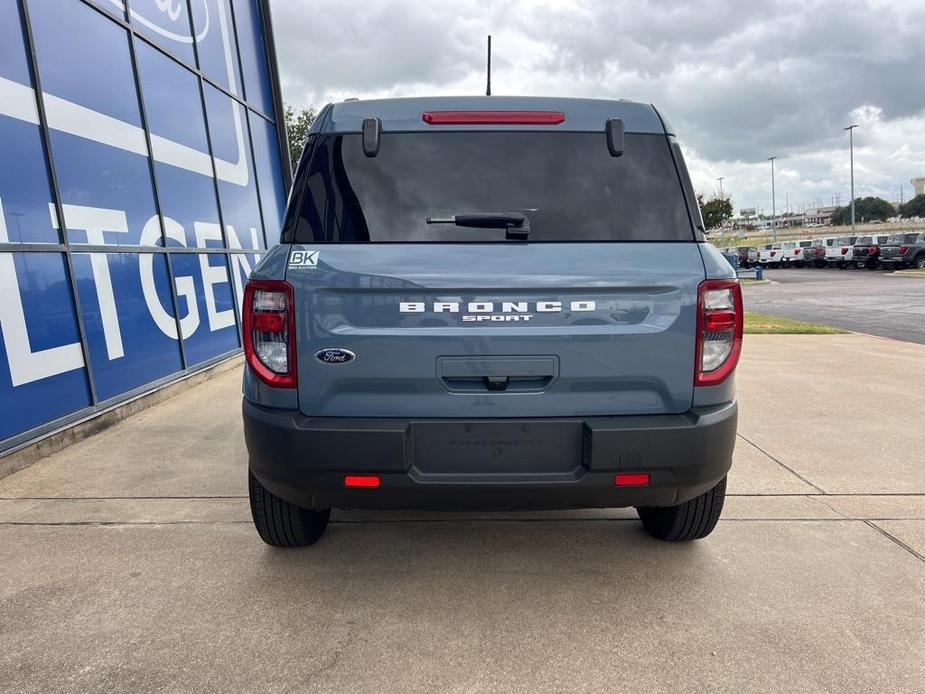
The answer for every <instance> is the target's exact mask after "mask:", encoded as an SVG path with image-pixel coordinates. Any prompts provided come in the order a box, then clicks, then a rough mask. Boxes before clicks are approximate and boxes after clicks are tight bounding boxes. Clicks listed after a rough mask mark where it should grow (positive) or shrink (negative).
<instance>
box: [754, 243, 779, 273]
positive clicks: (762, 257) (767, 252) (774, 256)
mask: <svg viewBox="0 0 925 694" xmlns="http://www.w3.org/2000/svg"><path fill="white" fill-rule="evenodd" d="M781 256H782V251H781V244H780V242H778V243H766V244H765V245H763V246H761V247H760V248H759V249H758V264H759V265H764V266H765V267H770V268H775V267H780V259H781Z"/></svg>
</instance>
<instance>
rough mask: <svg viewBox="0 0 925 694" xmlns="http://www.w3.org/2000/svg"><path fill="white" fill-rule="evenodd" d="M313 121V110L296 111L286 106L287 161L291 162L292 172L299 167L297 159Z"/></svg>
mask: <svg viewBox="0 0 925 694" xmlns="http://www.w3.org/2000/svg"><path fill="white" fill-rule="evenodd" d="M314 120H315V109H313V108H303V109H299V110H298V111H296V110H295V109H294V108H293V107H292V106H290V105H288V104H287V105H286V133H287V135H288V137H289V160H290V161H291V162H292V171H293V172H295V169H296V167H297V166H298V165H299V157H301V156H302V149H303V148H304V147H305V140H307V139H308V131H309V129H310V128H311V127H312V122H313V121H314Z"/></svg>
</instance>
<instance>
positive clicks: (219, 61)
mask: <svg viewBox="0 0 925 694" xmlns="http://www.w3.org/2000/svg"><path fill="white" fill-rule="evenodd" d="M191 7H192V11H193V26H194V27H195V29H196V46H197V49H198V51H199V69H200V70H202V72H203V74H204V75H206V76H207V77H208V78H209V79H211V80H212V81H213V82H215V83H216V84H218V85H221V86H222V87H224V88H225V89H226V90H228V91H229V92H230V93H232V94H234V95H235V96H242V93H241V88H240V85H241V74H240V72H239V70H238V46H237V43H236V42H235V37H234V31H233V25H232V22H231V6H230V5H229V4H228V0H192V4H191Z"/></svg>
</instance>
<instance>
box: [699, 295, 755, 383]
mask: <svg viewBox="0 0 925 694" xmlns="http://www.w3.org/2000/svg"><path fill="white" fill-rule="evenodd" d="M742 324H743V311H742V287H741V286H740V285H739V282H738V280H705V281H703V282H701V283H700V287H699V288H698V290H697V339H696V346H695V351H694V385H695V386H715V385H718V384H720V383H722V382H723V381H725V380H726V379H727V378H728V377H729V375H730V374H731V373H732V372H733V371H734V370H735V367H736V364H738V363H739V355H740V354H741V352H742Z"/></svg>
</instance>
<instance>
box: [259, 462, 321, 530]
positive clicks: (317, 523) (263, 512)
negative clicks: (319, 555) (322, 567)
mask: <svg viewBox="0 0 925 694" xmlns="http://www.w3.org/2000/svg"><path fill="white" fill-rule="evenodd" d="M247 477H248V491H249V493H250V499H251V516H252V517H253V519H254V525H255V526H256V528H257V533H258V534H259V535H260V539H261V540H263V541H264V542H266V543H267V544H268V545H272V546H273V547H305V546H307V545H311V544H314V543H315V542H316V541H317V540H318V538H320V537H321V536H322V535H323V534H324V530H325V528H327V527H328V519H329V518H330V517H331V509H325V510H324V511H312V510H311V509H307V508H302V507H300V506H295V505H294V504H290V503H289V502H288V501H285V500H284V499H280V498H279V497H278V496H276V495H275V494H272V493H271V492H269V491H267V489H266V488H265V487H264V486H263V485H262V484H260V480H258V479H257V478H256V477H254V474H253V473H252V472H251V471H250V470H248V471H247Z"/></svg>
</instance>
